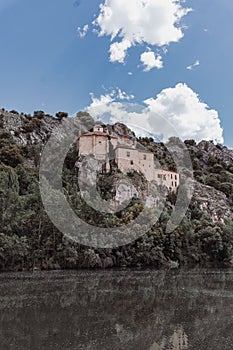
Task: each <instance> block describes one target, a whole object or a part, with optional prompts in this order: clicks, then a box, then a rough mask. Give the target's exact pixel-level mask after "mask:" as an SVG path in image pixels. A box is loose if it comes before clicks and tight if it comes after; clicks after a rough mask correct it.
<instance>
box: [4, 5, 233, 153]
mask: <svg viewBox="0 0 233 350" xmlns="http://www.w3.org/2000/svg"><path fill="white" fill-rule="evenodd" d="M125 1H126V0H125ZM135 1H136V2H140V1H141V0H135ZM147 1H148V3H150V4H152V3H153V1H154V2H155V3H157V2H158V1H159V0H145V1H144V3H147ZM160 1H161V3H163V2H164V0H160ZM121 2H122V0H121ZM165 2H167V4H169V2H172V0H166V1H165ZM111 3H114V0H108V2H105V0H77V1H74V0H40V1H35V0H0V45H1V46H0V47H1V55H0V62H1V64H0V77H1V88H0V106H1V107H4V108H6V109H8V110H10V109H16V110H18V111H20V112H21V111H23V112H26V113H33V111H34V110H38V109H43V110H44V111H46V112H47V113H51V114H55V113H56V112H57V111H67V112H69V113H70V114H73V113H75V112H77V111H79V110H83V109H84V108H86V107H88V106H89V109H88V110H89V111H91V112H92V113H93V114H94V116H98V113H104V112H105V111H106V112H107V113H110V114H111V113H116V114H117V115H116V116H115V117H114V118H113V117H112V120H117V119H118V120H120V121H124V122H125V114H124V113H123V110H124V111H125V113H126V112H127V110H128V108H129V106H130V110H132V108H134V107H135V108H136V109H135V110H136V111H137V110H138V105H139V106H141V108H142V110H143V108H144V110H143V113H145V114H146V121H145V120H144V119H143V116H142V115H141V114H140V115H137V116H136V119H135V120H137V121H138V122H137V123H138V125H139V126H140V125H146V127H147V128H150V127H151V124H150V123H149V121H151V120H152V117H151V114H150V113H151V111H152V110H153V108H157V109H158V110H159V111H160V112H161V111H163V113H164V116H165V118H168V119H169V118H170V119H169V120H170V121H173V122H174V121H175V120H177V123H176V124H177V125H176V126H177V130H178V134H179V133H181V135H182V136H183V137H184V138H185V135H186V133H187V138H190V135H191V134H192V132H193V135H194V138H196V139H197V140H199V138H200V137H202V138H206V139H210V138H216V139H218V140H220V136H221V135H220V134H221V130H220V127H219V125H218V122H217V121H219V119H220V121H221V127H222V128H223V137H224V143H225V144H226V145H227V146H230V147H232V148H233V138H232V126H233V112H232V110H233V109H232V90H233V89H232V81H233V74H232V62H233V36H232V33H233V22H232V15H233V2H232V1H230V0H195V1H194V0H193V1H191V0H189V1H186V3H184V2H182V3H181V5H180V6H182V7H183V8H187V7H189V8H192V12H189V13H188V14H187V15H184V16H183V17H182V18H181V21H180V23H179V24H177V26H179V27H180V28H181V30H182V32H183V38H180V39H177V42H172V40H171V42H169V43H168V45H166V51H167V52H166V53H164V47H163V50H162V47H161V46H159V45H152V44H151V43H150V42H149V39H148V41H147V42H146V39H145V41H144V42H143V43H139V44H138V43H137V44H132V43H131V47H130V48H129V49H128V50H127V52H126V54H125V57H124V59H123V61H124V62H119V60H118V61H117V59H116V60H115V61H114V62H110V58H109V48H110V45H111V44H112V43H113V42H114V41H113V42H112V43H111V42H110V36H109V35H108V34H107V33H105V34H103V36H101V37H100V36H98V34H97V33H95V32H93V29H96V30H97V31H100V30H101V27H100V26H98V25H96V26H93V25H92V21H93V20H94V19H95V18H98V17H99V15H100V9H99V5H100V4H103V5H105V6H107V4H108V5H109V6H110V5H111ZM132 4H133V0H132ZM168 8H169V7H168ZM116 11H118V9H116ZM132 11H133V10H132ZM163 11H166V8H164V9H163ZM162 13H163V14H164V13H165V12H162ZM116 15H117V14H116ZM116 18H117V16H116ZM105 20H106V22H105V24H106V25H108V26H110V25H113V24H114V23H113V24H112V23H110V24H109V23H108V22H107V19H106V18H105ZM124 20H125V22H124V23H125V28H126V29H127V28H128V27H127V26H129V27H130V22H127V16H126V17H125V19H124ZM112 22H114V21H112ZM115 22H116V23H115V25H118V23H117V20H116V21H115ZM140 23H141V22H140ZM157 23H158V20H157V21H156V20H155V21H152V22H151V27H150V28H151V31H152V32H153V31H156V30H157V29H158V28H157V27H156V26H158V24H157ZM86 24H88V25H89V30H88V31H87V33H86V35H85V36H84V37H83V38H81V37H80V35H79V33H78V30H77V29H78V27H80V28H81V29H82V28H83V26H85V25H86ZM105 24H104V25H105ZM104 25H103V26H104ZM119 25H120V24H119ZM102 29H103V27H102ZM108 29H109V28H108ZM131 29H132V28H131ZM142 29H143V30H144V29H145V33H144V34H145V38H149V36H148V35H147V34H148V33H147V32H146V30H147V29H146V28H143V23H142ZM168 29H169V28H168ZM132 30H134V29H132ZM146 35H147V36H146ZM123 39H124V38H123ZM125 39H126V40H127V38H125ZM121 40H122V38H120V36H118V37H116V38H115V41H117V42H120V41H121ZM143 52H144V53H145V52H146V53H147V54H148V53H149V52H151V53H154V55H155V57H158V56H159V55H160V56H161V60H162V61H163V68H161V67H160V68H158V66H157V67H156V64H155V67H154V68H152V69H150V70H149V71H145V69H146V65H145V64H144V65H143V62H142V60H141V59H140V57H141V54H142V53H143ZM112 61H113V60H112ZM195 62H199V64H197V65H196V66H194V67H193V68H192V69H187V67H188V66H191V65H193V64H194V63H195ZM190 68H191V67H190ZM179 83H182V85H179V86H178V85H177V84H179ZM184 84H185V85H184ZM118 89H120V91H124V92H125V97H126V96H130V95H134V98H130V97H127V98H125V100H124V99H123V97H122V96H120V94H119V90H118ZM113 90H114V91H115V94H114V93H113V92H112V91H113ZM161 92H163V93H162V94H161ZM90 93H93V96H94V97H92V98H91V96H90ZM194 93H197V94H198V96H199V97H198V101H197V98H196V99H195V96H194ZM101 95H102V96H105V97H106V98H107V100H104V99H103V98H102V99H101ZM156 96H159V97H156ZM174 96H175V97H174ZM162 97H163V98H162ZM149 99H150V102H148V103H147V104H146V105H145V103H144V102H143V101H145V100H147V101H149ZM184 99H186V101H187V100H189V101H190V103H189V105H190V107H189V108H186V109H185V111H184V112H183V114H182V115H180V116H179V118H178V119H179V120H178V119H175V117H174V115H175V114H176V113H179V112H178V109H177V108H178V107H177V103H176V101H177V100H179V101H180V102H179V111H180V110H181V107H180V106H181V104H182V103H184ZM103 101H105V102H106V101H107V102H106V103H107V106H106V104H104V102H103ZM163 101H164V102H163ZM174 101H175V102H174ZM202 102H203V103H206V104H207V105H208V106H209V109H208V108H205V107H204V106H203V104H202ZM163 103H166V108H164V106H163ZM100 105H101V108H99V109H98V108H97V109H96V106H97V107H98V106H100ZM167 106H169V108H168V107H167ZM183 107H184V106H182V108H183ZM186 107H187V106H186ZM199 107H200V108H199ZM192 110H193V111H194V112H195V113H196V116H195V115H194V112H192ZM207 110H208V111H213V112H212V114H211V113H207V112H208V111H207ZM153 111H154V110H153ZM215 112H216V113H215ZM123 114H124V115H123ZM132 118H133V116H130V121H131V122H132ZM195 118H196V119H195ZM110 120H111V118H110ZM198 120H200V122H199V121H198ZM213 120H214V121H213ZM216 120H217V121H216ZM155 122H156V119H154V122H153V123H155ZM205 122H206V124H207V125H206V126H204V123H205ZM137 123H136V124H137ZM140 123H141V124H140ZM132 124H133V122H132ZM190 124H193V125H194V124H195V125H196V124H197V125H196V126H195V127H194V126H193V128H191V127H190ZM152 129H153V128H152ZM200 129H202V130H200ZM215 129H218V130H217V131H215ZM203 130H204V131H203ZM152 131H153V130H152ZM201 131H202V132H201ZM211 136H212V137H211Z"/></svg>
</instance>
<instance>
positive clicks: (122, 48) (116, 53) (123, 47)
mask: <svg viewBox="0 0 233 350" xmlns="http://www.w3.org/2000/svg"><path fill="white" fill-rule="evenodd" d="M130 46H131V44H130V42H129V40H122V41H121V42H116V43H114V44H112V45H111V46H110V49H109V52H110V61H111V62H115V61H117V62H119V63H124V60H125V56H126V53H127V50H128V49H129V48H130Z"/></svg>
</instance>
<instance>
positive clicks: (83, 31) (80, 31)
mask: <svg viewBox="0 0 233 350" xmlns="http://www.w3.org/2000/svg"><path fill="white" fill-rule="evenodd" d="M88 29H89V25H88V24H85V26H83V28H81V27H78V28H77V32H78V35H79V36H80V38H81V39H83V38H84V37H85V36H86V34H87V32H88Z"/></svg>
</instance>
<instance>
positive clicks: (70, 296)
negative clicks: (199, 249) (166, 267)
mask: <svg viewBox="0 0 233 350" xmlns="http://www.w3.org/2000/svg"><path fill="white" fill-rule="evenodd" d="M17 276H19V275H8V276H7V275H0V339H1V349H11V348H12V349H14V350H18V349H24V350H27V349H30V350H31V349H33V350H34V349H35V350H37V349H40V350H41V349H46V350H47V349H67V350H68V349H69V350H72V349H75V350H76V349H81V350H82V349H85V350H86V349H91V350H92V349H94V350H100V349H101V350H105V349H112V350H118V349H120V350H121V349H122V350H124V349H127V350H131V349H132V350H144V349H145V350H192V349H195V350H196V349H200V350H206V349H212V348H213V349H215V350H217V349H218V348H217V347H216V337H217V339H218V338H221V339H222V343H224V339H225V342H226V341H227V342H229V341H233V336H232V335H231V334H232V332H231V330H230V328H229V327H230V322H231V320H232V317H231V316H232V315H231V310H232V306H233V301H232V284H231V283H232V278H231V274H228V273H222V274H219V273H218V274H208V273H207V271H203V272H195V271H189V272H183V271H177V272H176V271H140V270H138V271H131V270H125V271H117V270H114V271H94V272H87V271H83V272H64V273H63V272H55V273H51V274H50V273H38V274H37V273H36V274H33V275H30V274H23V275H22V276H21V277H17ZM222 320H224V329H223V326H222V322H223V321H222ZM229 320H230V322H229ZM223 337H224V339H223ZM229 337H231V338H230V339H229ZM9 344H12V347H9ZM221 348H222V349H227V350H228V348H227V347H226V346H225V347H224V346H223V347H221ZM230 348H231V347H229V349H230ZM219 349H220V348H219Z"/></svg>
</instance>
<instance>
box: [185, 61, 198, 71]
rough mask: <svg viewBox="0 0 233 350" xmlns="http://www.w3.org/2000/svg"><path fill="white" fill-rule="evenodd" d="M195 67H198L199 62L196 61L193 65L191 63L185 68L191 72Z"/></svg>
mask: <svg viewBox="0 0 233 350" xmlns="http://www.w3.org/2000/svg"><path fill="white" fill-rule="evenodd" d="M197 66H200V61H199V60H196V61H195V63H193V64H191V65H190V66H188V67H186V69H188V70H193V69H194V68H195V67H197Z"/></svg>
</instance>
